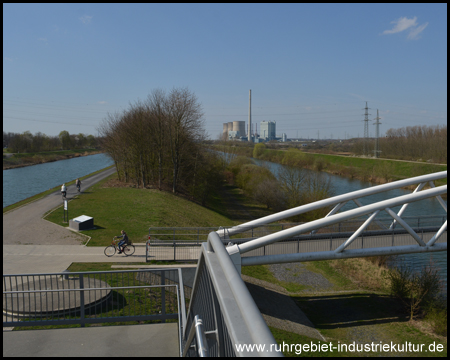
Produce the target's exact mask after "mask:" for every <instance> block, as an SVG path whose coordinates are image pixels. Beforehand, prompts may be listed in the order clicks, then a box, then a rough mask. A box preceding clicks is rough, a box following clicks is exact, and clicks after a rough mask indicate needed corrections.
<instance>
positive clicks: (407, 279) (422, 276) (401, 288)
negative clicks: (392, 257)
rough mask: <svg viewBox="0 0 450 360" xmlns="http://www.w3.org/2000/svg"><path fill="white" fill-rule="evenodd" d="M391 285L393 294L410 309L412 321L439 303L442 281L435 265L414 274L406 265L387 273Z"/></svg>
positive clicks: (425, 267) (431, 264)
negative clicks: (427, 308) (424, 310)
mask: <svg viewBox="0 0 450 360" xmlns="http://www.w3.org/2000/svg"><path fill="white" fill-rule="evenodd" d="M387 276H388V279H389V280H390V284H391V294H392V295H394V296H395V297H397V298H398V299H400V300H401V301H402V302H403V304H404V305H405V306H406V308H407V309H408V312H409V315H410V319H411V320H412V319H414V317H416V316H418V315H419V314H422V313H423V309H424V307H426V306H432V304H435V303H437V302H438V301H439V293H440V290H441V280H440V278H439V273H438V270H437V269H436V268H435V267H434V265H433V263H431V262H430V264H429V265H427V266H424V267H422V269H421V270H420V271H419V272H417V273H416V272H413V271H412V270H411V269H410V268H409V267H407V266H406V265H405V264H403V263H402V264H401V265H400V266H399V267H396V268H394V269H391V270H389V271H388V273H387Z"/></svg>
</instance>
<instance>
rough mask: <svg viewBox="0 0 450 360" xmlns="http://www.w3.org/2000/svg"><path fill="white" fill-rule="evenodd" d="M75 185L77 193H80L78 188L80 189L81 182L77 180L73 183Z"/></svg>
mask: <svg viewBox="0 0 450 360" xmlns="http://www.w3.org/2000/svg"><path fill="white" fill-rule="evenodd" d="M75 185H76V186H77V189H78V192H80V188H81V181H80V179H77V180H76V181H75Z"/></svg>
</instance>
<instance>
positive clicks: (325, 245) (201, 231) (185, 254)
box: [146, 215, 447, 261]
mask: <svg viewBox="0 0 450 360" xmlns="http://www.w3.org/2000/svg"><path fill="white" fill-rule="evenodd" d="M404 219H405V220H406V221H407V223H408V224H409V225H410V226H412V227H413V228H414V229H415V231H417V232H419V233H421V234H422V236H425V238H426V236H427V235H426V234H427V233H428V232H433V231H434V232H435V231H436V230H437V229H439V227H440V226H441V225H442V224H443V223H445V221H446V220H447V216H446V215H444V216H421V217H405V218H404ZM363 222H364V219H352V220H350V221H344V222H340V223H337V224H333V225H331V226H327V227H323V228H321V229H319V230H318V231H317V232H314V233H310V234H307V235H299V236H295V237H293V238H290V239H285V240H282V241H279V242H277V243H274V244H270V245H267V246H264V247H261V248H259V249H255V250H252V251H251V252H249V253H245V254H243V256H260V255H266V254H271V255H272V254H288V253H300V252H312V251H332V250H335V249H336V248H337V247H338V246H339V245H341V244H342V243H343V242H344V241H345V240H347V238H348V237H350V236H351V235H352V232H353V231H355V230H356V229H358V228H359V227H360V226H361V224H362V223H363ZM300 224H301V223H284V224H269V225H264V226H261V227H258V228H255V229H248V230H247V231H244V232H242V233H239V234H236V235H234V236H231V237H230V238H229V239H226V240H225V241H224V243H225V244H228V243H232V244H238V245H239V244H242V243H244V242H247V241H250V240H253V239H256V238H259V237H261V236H265V235H268V234H272V233H275V232H277V231H280V230H285V229H289V228H291V227H295V226H297V225H300ZM391 224H392V218H380V219H378V221H377V222H374V223H372V224H370V226H369V227H368V228H367V231H364V232H363V233H362V234H361V236H360V237H359V238H358V239H357V240H355V241H354V242H353V243H352V244H351V246H350V247H349V249H364V248H373V247H380V246H401V245H412V244H415V240H414V239H413V238H412V237H411V236H410V235H409V234H407V233H406V231H405V230H404V229H403V228H402V227H401V226H399V225H397V226H395V227H392V228H391V229H389V227H390V225H391ZM215 230H217V228H151V229H150V233H151V234H152V235H151V239H150V240H148V241H147V246H146V261H151V260H159V261H196V260H197V259H198V258H199V257H200V253H201V247H200V245H201V243H202V242H204V241H206V239H207V236H208V234H209V232H212V231H215ZM208 231H209V232H208ZM225 231H226V229H225ZM423 234H425V235H423ZM168 237H170V238H171V239H170V240H168V239H167V238H168ZM164 238H166V239H167V240H161V239H164ZM194 238H195V240H194ZM444 239H446V234H445V238H444V237H442V238H440V239H439V241H438V242H445V241H446V240H444Z"/></svg>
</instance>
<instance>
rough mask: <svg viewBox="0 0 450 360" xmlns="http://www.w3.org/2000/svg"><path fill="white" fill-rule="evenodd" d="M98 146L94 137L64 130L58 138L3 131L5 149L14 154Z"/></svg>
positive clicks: (38, 133)
mask: <svg viewBox="0 0 450 360" xmlns="http://www.w3.org/2000/svg"><path fill="white" fill-rule="evenodd" d="M97 146H98V139H97V138H96V137H94V136H93V135H85V134H82V133H79V134H69V132H68V131H66V130H63V131H61V132H60V133H59V135H57V136H48V135H45V134H43V133H41V132H40V131H39V132H37V133H35V134H34V135H33V134H32V133H31V132H30V131H25V132H23V133H14V132H5V131H3V148H7V149H9V151H11V152H14V153H33V152H44V151H55V150H70V149H85V148H95V147H97Z"/></svg>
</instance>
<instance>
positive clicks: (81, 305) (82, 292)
mask: <svg viewBox="0 0 450 360" xmlns="http://www.w3.org/2000/svg"><path fill="white" fill-rule="evenodd" d="M83 289H84V282H83V274H80V321H81V327H85V323H84V321H85V318H84V315H85V314H84V290H83Z"/></svg>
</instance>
